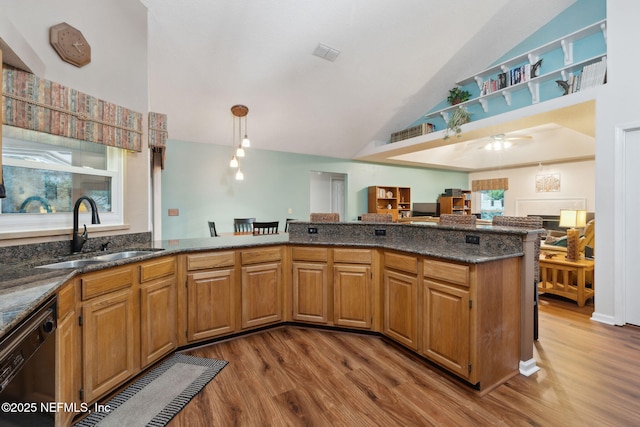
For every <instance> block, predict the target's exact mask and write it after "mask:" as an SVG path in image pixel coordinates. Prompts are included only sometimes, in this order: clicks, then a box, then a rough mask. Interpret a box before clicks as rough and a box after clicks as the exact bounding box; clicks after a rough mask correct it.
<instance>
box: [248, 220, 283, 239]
mask: <svg viewBox="0 0 640 427" xmlns="http://www.w3.org/2000/svg"><path fill="white" fill-rule="evenodd" d="M278 224H280V221H268V222H257V221H254V223H253V235H254V236H257V235H258V234H278Z"/></svg>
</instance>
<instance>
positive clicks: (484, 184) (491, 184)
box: [471, 178, 509, 191]
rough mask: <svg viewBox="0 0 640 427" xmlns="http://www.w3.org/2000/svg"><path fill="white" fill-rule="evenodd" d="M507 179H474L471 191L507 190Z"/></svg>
mask: <svg viewBox="0 0 640 427" xmlns="http://www.w3.org/2000/svg"><path fill="white" fill-rule="evenodd" d="M508 189H509V178H492V179H474V180H472V181H471V191H487V190H508Z"/></svg>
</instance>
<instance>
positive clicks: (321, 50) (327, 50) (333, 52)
mask: <svg viewBox="0 0 640 427" xmlns="http://www.w3.org/2000/svg"><path fill="white" fill-rule="evenodd" d="M313 54H314V55H315V56H318V57H320V58H322V59H326V60H327V61H331V62H333V61H335V60H336V58H337V57H338V55H340V51H339V50H338V49H334V48H332V47H330V46H327V45H326V44H322V43H319V44H318V47H316V50H314V51H313Z"/></svg>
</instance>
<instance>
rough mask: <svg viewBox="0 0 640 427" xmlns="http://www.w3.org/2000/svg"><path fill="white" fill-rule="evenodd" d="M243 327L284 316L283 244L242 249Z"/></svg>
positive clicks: (273, 320) (266, 322)
mask: <svg viewBox="0 0 640 427" xmlns="http://www.w3.org/2000/svg"><path fill="white" fill-rule="evenodd" d="M240 255H241V259H242V286H241V288H242V328H245V329H246V328H253V327H257V326H262V325H266V324H270V323H275V322H279V321H281V320H282V306H283V286H282V248H281V247H280V246H278V247H267V248H259V249H252V250H246V251H242V252H241V254H240Z"/></svg>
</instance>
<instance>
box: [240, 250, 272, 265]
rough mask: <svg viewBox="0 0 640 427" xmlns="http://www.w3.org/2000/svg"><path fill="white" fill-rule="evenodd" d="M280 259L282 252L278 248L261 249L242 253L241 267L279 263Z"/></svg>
mask: <svg viewBox="0 0 640 427" xmlns="http://www.w3.org/2000/svg"><path fill="white" fill-rule="evenodd" d="M281 259H282V250H281V248H280V247H279V246H278V247H276V248H263V249H255V250H251V251H242V265H247V264H259V263H262V262H271V261H280V260H281Z"/></svg>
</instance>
